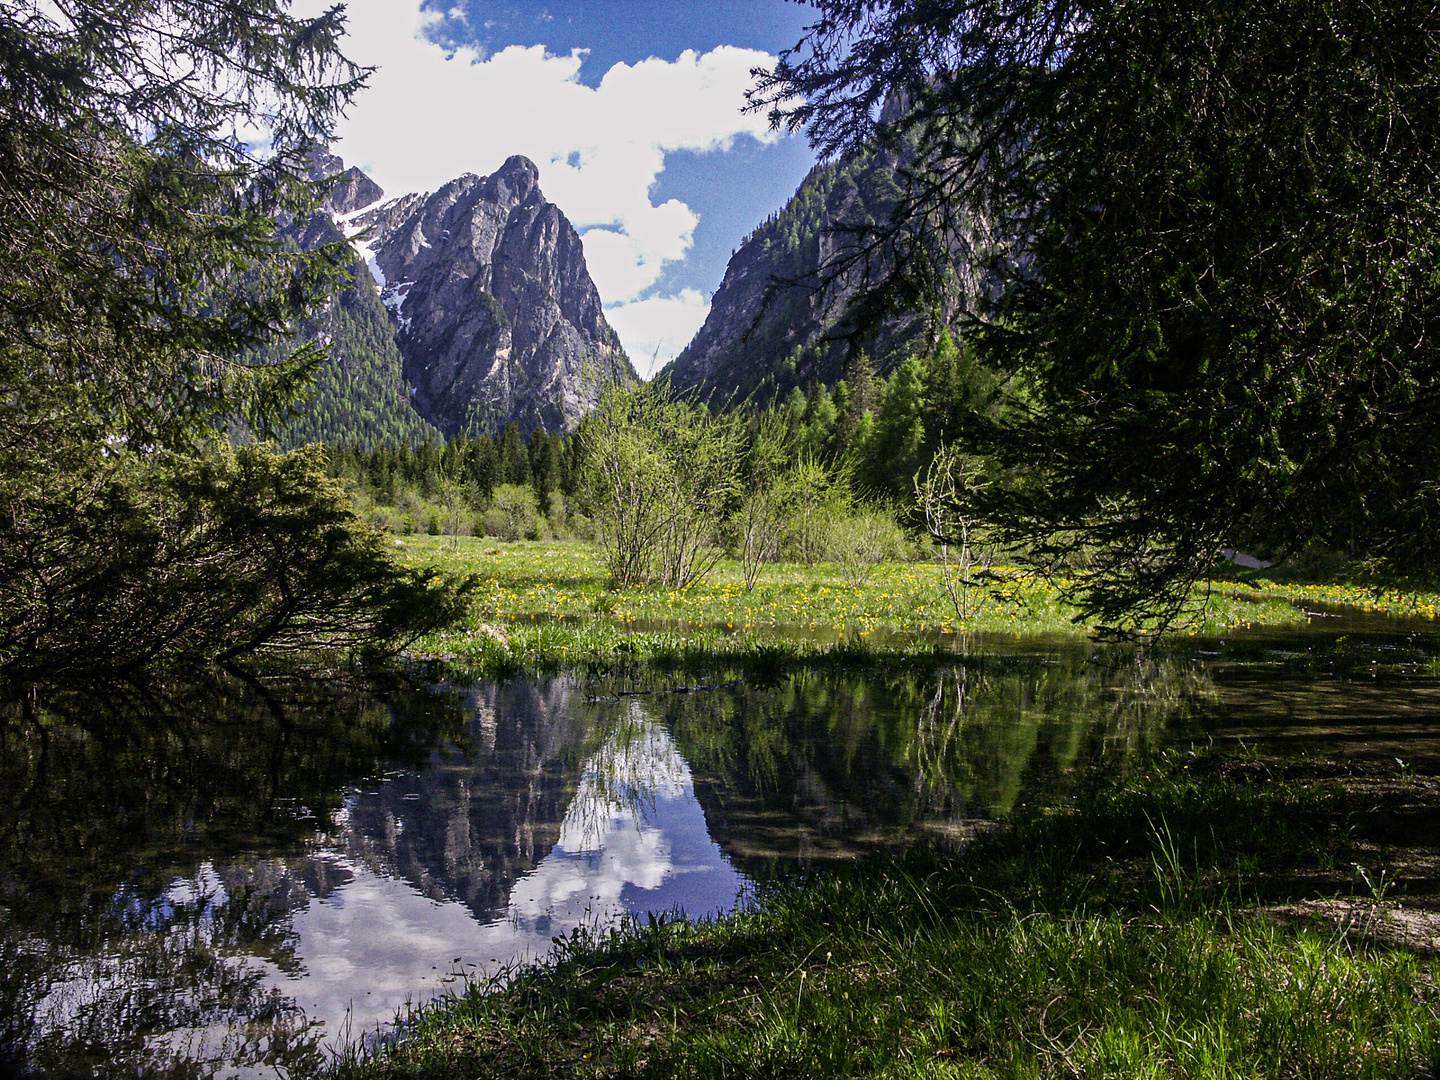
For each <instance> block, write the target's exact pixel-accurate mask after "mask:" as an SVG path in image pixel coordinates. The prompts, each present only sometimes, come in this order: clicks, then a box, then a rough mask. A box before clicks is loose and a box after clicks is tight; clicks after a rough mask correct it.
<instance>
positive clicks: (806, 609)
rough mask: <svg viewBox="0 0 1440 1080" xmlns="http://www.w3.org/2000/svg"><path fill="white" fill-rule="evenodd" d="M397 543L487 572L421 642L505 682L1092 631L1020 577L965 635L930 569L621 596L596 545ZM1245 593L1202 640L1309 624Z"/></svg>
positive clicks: (910, 566)
mask: <svg viewBox="0 0 1440 1080" xmlns="http://www.w3.org/2000/svg"><path fill="white" fill-rule="evenodd" d="M396 543H397V549H396V550H397V553H398V554H399V556H400V558H401V559H403V560H404V561H405V562H407V563H410V564H411V565H415V566H434V567H437V568H439V569H441V570H444V571H448V572H451V573H460V574H474V575H476V577H477V578H478V579H479V581H480V588H479V591H478V593H477V598H476V601H475V605H474V608H473V609H472V611H471V612H470V615H469V617H468V618H467V619H466V620H464V621H463V622H462V624H461V625H460V626H458V627H456V628H455V629H453V630H450V631H447V632H445V633H442V634H435V635H431V636H430V637H428V638H425V639H423V640H422V641H420V642H419V643H417V645H416V647H415V650H414V652H415V654H416V655H419V656H424V657H435V658H440V657H444V658H449V659H454V660H459V661H461V662H465V663H468V664H471V665H478V666H481V667H487V668H491V669H494V670H505V669H507V668H519V667H528V668H533V667H537V666H538V667H562V666H569V665H574V664H588V663H595V662H599V661H601V660H604V659H607V658H608V659H616V658H621V657H624V656H627V655H629V656H655V655H662V654H664V653H665V652H666V651H671V652H673V651H674V650H675V649H677V648H681V649H691V650H702V651H703V650H715V651H716V652H718V653H719V654H721V655H722V656H729V655H735V654H738V653H741V652H744V651H747V650H750V649H753V648H762V647H767V645H773V644H774V643H775V642H777V641H779V640H781V638H782V637H783V638H785V639H787V640H788V642H789V647H793V648H796V649H800V650H802V651H807V650H808V651H809V652H811V653H813V652H818V651H823V650H825V649H827V648H829V647H831V646H834V645H836V644H837V643H839V642H841V641H846V642H849V643H850V644H851V645H853V644H855V643H857V642H859V643H864V644H866V645H868V646H871V647H873V648H876V649H879V650H882V651H903V650H905V649H908V648H912V647H913V644H912V642H913V636H914V635H932V636H933V635H935V634H949V633H956V632H964V633H967V634H972V633H973V634H979V635H987V636H994V635H1006V636H1011V637H1014V636H1034V635H1049V636H1065V637H1071V638H1080V637H1083V636H1084V635H1085V634H1086V633H1087V628H1086V627H1084V626H1083V625H1077V624H1076V623H1075V621H1074V616H1075V610H1074V609H1073V608H1071V607H1069V606H1068V605H1066V604H1065V603H1064V602H1063V601H1062V600H1061V598H1060V596H1059V594H1058V592H1057V590H1056V588H1055V586H1054V585H1053V584H1051V583H1049V582H1046V581H1045V580H1044V579H1042V578H1040V577H1039V576H1037V575H1035V574H1034V573H1032V572H1029V571H1026V570H1023V569H1019V568H1001V570H1000V571H999V572H1000V573H1001V575H1002V576H1003V578H1004V580H1003V583H1002V584H1001V585H999V586H998V587H997V589H996V595H995V596H994V597H993V598H992V599H991V600H990V601H989V602H988V603H987V604H986V606H985V608H984V610H983V611H982V612H981V613H980V614H979V616H977V617H976V618H974V619H971V620H969V621H967V622H965V623H963V624H961V623H957V622H956V620H955V617H954V611H953V609H952V608H951V607H950V605H949V603H948V601H947V600H946V598H945V596H944V594H943V592H942V589H941V587H940V581H939V573H940V571H939V568H938V567H937V566H935V565H933V564H927V563H886V564H884V565H881V566H879V567H876V568H875V570H874V572H873V573H872V574H871V576H870V578H869V579H868V580H867V581H866V583H865V585H864V586H863V587H859V588H857V587H855V586H853V585H851V584H849V583H848V582H847V581H846V579H845V576H844V574H843V573H842V572H841V570H840V568H839V567H837V566H835V565H833V564H826V563H822V564H819V565H817V566H813V567H807V566H801V565H797V564H793V563H776V564H771V565H769V566H766V567H765V568H764V569H763V571H762V572H761V574H760V577H759V580H758V581H757V583H756V587H755V589H754V590H753V591H750V592H747V591H746V590H745V588H744V585H743V579H742V576H741V573H740V567H739V564H738V563H736V562H734V561H731V560H725V561H722V562H721V563H720V564H719V565H718V566H717V567H716V568H715V570H714V571H712V572H711V573H710V574H709V575H708V576H707V577H706V578H705V579H704V580H703V581H702V582H700V583H699V584H697V585H695V586H694V587H692V588H690V589H688V590H684V591H679V590H670V589H629V590H623V591H615V590H611V589H610V588H609V587H608V581H607V577H606V573H605V570H604V568H603V565H602V564H601V561H600V555H599V551H598V549H597V548H596V547H595V546H594V545H592V544H586V543H581V542H574V541H548V542H546V541H537V542H520V543H513V544H502V543H498V542H496V541H494V540H489V539H481V540H475V539H470V538H465V537H461V538H458V539H453V540H452V539H451V538H448V537H429V536H425V537H420V536H412V537H406V538H405V539H403V540H397V541H396ZM1234 592H1235V586H1234V585H1233V584H1228V585H1225V586H1224V587H1223V588H1219V589H1216V590H1215V591H1213V592H1212V594H1211V595H1210V597H1209V599H1208V602H1207V604H1206V607H1205V611H1204V618H1203V621H1201V622H1200V623H1198V624H1197V625H1196V626H1194V627H1192V628H1191V630H1190V632H1193V633H1209V634H1219V633H1224V632H1226V631H1228V630H1231V629H1233V628H1235V627H1237V626H1251V625H1259V624H1265V625H1286V624H1290V625H1294V624H1298V623H1303V621H1304V616H1303V615H1302V614H1300V613H1299V612H1298V611H1297V610H1296V609H1295V608H1294V607H1293V606H1292V605H1291V603H1290V602H1289V600H1290V599H1291V597H1290V596H1289V595H1288V594H1287V595H1285V596H1280V595H1277V596H1275V597H1274V598H1272V599H1269V600H1264V601H1261V602H1253V601H1249V600H1246V599H1244V598H1242V597H1239V596H1236V595H1233V594H1234ZM497 627H498V628H499V629H500V631H501V632H500V633H498V634H497V633H496V632H495V629H496V628H497ZM922 647H923V646H922ZM656 650H658V652H657V651H656Z"/></svg>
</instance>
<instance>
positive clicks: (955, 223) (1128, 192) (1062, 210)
mask: <svg viewBox="0 0 1440 1080" xmlns="http://www.w3.org/2000/svg"><path fill="white" fill-rule="evenodd" d="M816 6H817V7H818V8H819V18H818V20H817V22H816V23H815V25H814V28H813V29H812V30H811V31H810V33H809V35H808V37H807V39H806V40H805V42H803V43H802V46H801V48H799V49H797V50H794V51H792V52H790V53H787V54H785V55H784V56H782V58H781V61H780V63H779V64H778V66H777V67H776V68H775V69H774V70H773V71H771V72H770V73H768V74H767V75H765V76H764V77H763V78H762V80H761V83H760V85H759V87H758V88H757V91H756V93H755V95H754V97H753V98H752V101H753V103H754V104H755V105H756V106H757V107H762V108H763V107H770V108H771V109H772V113H771V115H772V118H773V120H774V122H776V123H777V124H782V125H787V126H789V127H791V128H796V129H798V128H805V129H806V130H808V131H809V133H810V137H811V139H812V142H813V143H814V145H816V146H817V148H819V149H820V151H821V152H822V153H823V154H827V155H828V154H835V153H840V152H848V153H859V152H867V153H868V152H872V150H873V147H874V146H875V145H876V143H877V141H878V143H879V144H880V145H895V144H896V143H897V142H900V141H903V142H904V143H905V144H906V145H908V146H912V147H915V148H917V153H916V155H915V157H914V159H913V163H912V165H911V167H910V169H909V170H908V172H907V176H906V184H905V190H904V193H903V198H902V199H901V200H900V202H899V203H898V204H897V208H896V212H895V214H894V215H892V217H891V219H890V221H889V222H887V223H885V228H886V229H888V230H889V231H890V232H891V233H893V234H894V235H896V236H897V237H900V238H902V239H903V240H904V241H905V246H906V249H907V250H908V251H909V252H910V256H909V257H908V258H905V259H902V260H899V261H898V262H897V264H896V269H897V274H896V275H895V276H894V277H893V278H892V281H891V283H890V284H891V285H892V286H893V287H894V288H897V289H901V290H902V291H903V289H904V288H909V289H911V290H912V291H913V290H915V289H920V290H922V291H930V292H934V291H935V290H936V289H938V288H939V287H940V286H941V285H943V284H944V280H943V279H944V276H945V271H946V268H947V267H951V268H953V267H954V266H955V260H954V253H955V252H956V251H957V250H958V247H957V243H956V240H957V237H960V236H961V235H962V234H963V233H964V232H965V230H966V229H967V228H973V224H974V222H975V221H976V220H977V219H984V220H986V221H989V222H991V223H993V225H994V228H995V229H997V230H998V236H997V239H998V240H999V241H1000V242H1001V255H1000V256H998V257H996V258H995V259H994V260H993V261H992V262H991V264H990V267H991V269H992V271H993V272H994V274H995V284H996V288H995V290H994V292H993V294H992V296H991V301H992V302H991V304H990V308H989V311H988V312H987V315H988V319H987V321H986V322H984V323H983V324H982V325H979V326H977V327H976V329H975V332H974V333H973V335H972V342H973V345H974V348H975V349H976V354H977V356H978V357H979V358H980V359H981V360H982V361H984V362H985V363H986V364H987V365H989V366H991V367H993V368H995V369H997V370H1002V371H1007V372H1014V373H1016V374H1018V375H1019V376H1020V377H1021V380H1022V382H1023V383H1024V385H1025V386H1026V387H1027V391H1026V406H1027V407H1026V408H1025V409H1023V410H1019V409H1017V410H1014V411H1012V412H1011V414H1010V415H1009V417H1008V419H1007V422H1005V423H1003V424H1001V425H999V426H998V427H997V430H996V431H995V432H994V443H993V446H994V448H995V450H996V451H997V452H999V453H1000V454H1001V455H1002V456H1003V457H1004V459H1005V460H1006V461H1007V462H1009V463H1011V464H1013V465H1016V466H1025V467H1027V468H1028V469H1029V477H1028V481H1027V483H1026V484H1025V485H1023V486H1020V487H1016V488H1012V489H1010V490H1008V491H1007V490H1002V491H1000V492H999V494H1000V497H999V498H998V499H997V500H996V501H995V502H994V505H993V508H992V509H993V511H994V512H995V513H996V514H998V515H999V520H1000V521H1001V522H1002V523H1003V525H1004V526H1005V529H1006V531H1007V534H1008V535H1009V536H1010V538H1011V539H1012V540H1014V541H1016V542H1019V543H1022V544H1025V545H1027V546H1028V547H1029V548H1030V549H1031V550H1032V551H1034V552H1035V553H1036V554H1038V555H1041V556H1043V557H1044V558H1045V559H1046V560H1047V562H1048V563H1049V564H1050V565H1051V566H1053V567H1056V568H1057V569H1060V570H1062V571H1063V574H1064V575H1065V576H1068V577H1071V578H1072V579H1073V580H1075V581H1076V582H1077V583H1078V585H1077V588H1078V590H1079V594H1080V599H1081V601H1082V604H1083V609H1084V611H1085V612H1086V614H1087V615H1091V616H1095V617H1098V618H1100V619H1101V620H1104V621H1106V622H1109V623H1112V624H1113V625H1114V626H1115V627H1116V628H1117V629H1119V630H1121V631H1127V632H1128V631H1131V630H1136V629H1140V628H1143V627H1149V628H1151V629H1154V628H1163V627H1164V626H1165V625H1166V624H1167V623H1168V622H1169V621H1170V620H1171V619H1172V618H1173V617H1174V616H1175V614H1176V612H1177V611H1178V610H1179V609H1180V607H1181V606H1182V604H1183V602H1184V599H1185V597H1186V595H1187V594H1188V592H1189V590H1190V588H1191V587H1192V586H1193V584H1194V582H1195V581H1196V580H1197V579H1198V578H1199V577H1200V576H1201V575H1203V574H1204V573H1205V572H1206V571H1207V570H1208V569H1209V567H1210V565H1211V563H1212V562H1213V560H1214V559H1215V557H1216V555H1217V552H1218V551H1219V550H1220V549H1221V548H1222V547H1236V548H1242V549H1247V550H1251V551H1255V552H1257V553H1259V554H1262V555H1265V556H1268V557H1270V558H1281V557H1284V556H1286V555H1289V554H1293V553H1296V552H1298V551H1301V550H1303V549H1304V548H1305V547H1306V546H1307V545H1312V544H1320V545H1324V546H1327V547H1330V548H1337V549H1340V550H1344V551H1347V552H1349V553H1351V554H1352V555H1354V556H1367V557H1369V558H1371V559H1373V560H1374V561H1375V563H1376V564H1377V565H1378V566H1379V567H1380V568H1382V569H1383V570H1384V571H1385V572H1387V573H1389V574H1392V575H1396V576H1397V577H1398V578H1400V579H1404V580H1410V581H1416V582H1417V583H1419V582H1422V581H1426V582H1428V581H1433V580H1434V579H1435V578H1436V576H1437V575H1440V546H1437V543H1436V537H1437V535H1440V534H1437V531H1436V529H1435V528H1434V525H1435V522H1436V520H1440V482H1437V481H1440V430H1437V428H1436V425H1435V423H1434V403H1435V402H1436V401H1437V400H1440V359H1437V352H1436V346H1435V344H1434V343H1435V342H1436V341H1437V340H1440V339H1437V336H1436V321H1437V319H1440V286H1437V279H1436V277H1435V273H1434V266H1435V252H1436V249H1437V246H1440V197H1437V192H1440V184H1437V169H1440V162H1437V149H1436V148H1437V142H1436V138H1435V136H1436V133H1437V131H1440V95H1437V93H1436V91H1437V88H1440V11H1437V10H1436V9H1434V8H1432V7H1429V6H1426V5H1414V4H1378V5H1377V4H1369V3H1361V2H1357V0H1341V2H1338V3H1337V2H1332V0H1284V2H1282V3H1276V4H1268V5H1258V6H1257V5H1254V4H1246V3H1204V4H1199V3H1181V4H1179V5H1177V4H1175V3H1171V2H1166V3H1160V2H1158V0H1142V2H1138V3H1124V4H1119V3H1092V4H1082V5H1079V6H1076V5H1074V4H1070V3H1060V2H1048V3H1041V4H1031V3H1018V2H1010V0H1005V2H1001V3H991V2H989V0H881V2H878V3H870V2H864V3H862V2H859V0H821V2H820V3H818V4H817V5H816ZM894 100H901V101H903V102H904V103H905V106H906V110H901V111H899V112H898V113H897V112H896V111H891V112H888V113H883V114H882V111H881V107H882V105H883V104H884V103H885V102H887V101H894ZM906 279H908V280H906ZM1082 563H1083V564H1084V565H1082ZM1077 571H1081V572H1077Z"/></svg>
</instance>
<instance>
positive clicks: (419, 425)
mask: <svg viewBox="0 0 1440 1080" xmlns="http://www.w3.org/2000/svg"><path fill="white" fill-rule="evenodd" d="M350 272H351V275H352V278H353V280H352V281H351V283H350V284H349V285H348V286H347V287H346V288H345V289H344V291H342V292H341V293H340V295H339V296H338V297H337V298H336V299H335V300H333V301H332V302H331V303H330V304H329V305H327V306H326V307H325V308H324V310H322V311H321V312H319V313H318V314H317V315H316V316H315V318H314V319H312V320H310V321H309V323H308V324H307V325H306V327H305V329H304V331H303V333H304V334H305V335H306V336H307V337H309V338H311V339H312V340H318V341H323V342H325V344H326V358H325V361H324V362H323V363H321V364H320V365H318V366H317V368H316V369H315V381H314V384H313V386H312V387H311V389H310V391H309V393H308V394H307V395H306V397H305V400H304V401H303V402H301V403H299V404H297V405H296V406H295V409H294V415H293V416H292V417H291V418H290V420H289V421H288V423H287V424H286V425H285V427H284V428H283V430H281V431H280V432H279V433H278V434H277V436H276V443H277V444H278V445H279V446H282V447H297V446H303V445H305V444H306V443H358V444H360V445H363V446H379V445H381V444H385V443H388V444H390V445H394V446H399V445H413V444H416V443H419V442H423V441H424V440H425V439H427V438H436V437H438V436H439V432H438V431H436V429H435V428H434V427H433V426H432V425H431V424H429V423H428V422H427V421H426V420H425V419H424V417H422V416H421V415H420V414H419V413H418V412H416V411H415V407H414V406H413V405H412V404H411V403H410V397H409V394H408V392H407V390H406V387H405V382H404V378H403V376H402V374H401V372H402V370H403V363H404V362H403V359H402V357H401V356H400V349H399V347H398V346H397V345H396V344H395V331H394V327H393V326H392V325H391V323H390V317H389V315H388V314H387V313H386V311H385V305H384V304H382V303H381V302H380V294H379V293H378V292H377V290H376V288H375V283H374V280H373V279H372V278H371V277H370V273H369V271H368V270H367V269H366V268H365V266H364V265H363V264H362V263H360V262H359V260H358V259H357V260H355V261H354V262H353V263H352V266H351V271H350Z"/></svg>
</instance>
